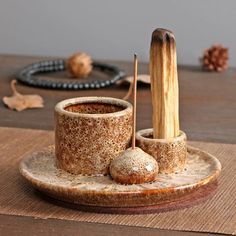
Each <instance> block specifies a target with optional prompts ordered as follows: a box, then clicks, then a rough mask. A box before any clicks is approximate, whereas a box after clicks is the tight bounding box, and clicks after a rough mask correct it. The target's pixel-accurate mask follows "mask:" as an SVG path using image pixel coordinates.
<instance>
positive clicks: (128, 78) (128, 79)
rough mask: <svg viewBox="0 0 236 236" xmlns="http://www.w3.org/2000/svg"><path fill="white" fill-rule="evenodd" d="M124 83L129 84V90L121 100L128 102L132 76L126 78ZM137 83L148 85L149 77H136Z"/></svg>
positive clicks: (131, 89) (130, 93)
mask: <svg viewBox="0 0 236 236" xmlns="http://www.w3.org/2000/svg"><path fill="white" fill-rule="evenodd" d="M124 81H126V82H129V83H130V85H129V90H128V92H127V93H126V95H125V96H124V97H123V98H122V99H124V100H128V99H129V98H130V96H131V95H132V92H133V81H134V77H133V76H128V77H126V78H125V80H124ZM137 81H139V82H142V83H145V84H150V76H149V75H138V78H137Z"/></svg>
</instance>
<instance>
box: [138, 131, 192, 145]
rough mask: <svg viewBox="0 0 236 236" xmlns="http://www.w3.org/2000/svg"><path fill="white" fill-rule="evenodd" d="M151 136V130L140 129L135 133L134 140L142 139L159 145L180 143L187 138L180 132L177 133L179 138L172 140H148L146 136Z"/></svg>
mask: <svg viewBox="0 0 236 236" xmlns="http://www.w3.org/2000/svg"><path fill="white" fill-rule="evenodd" d="M149 135H153V128H149V129H142V130H139V131H137V132H136V135H135V138H136V139H139V140H140V139H142V140H145V141H148V142H157V141H158V142H160V143H167V142H176V141H182V140H183V138H185V139H186V138H187V137H186V134H185V133H184V132H183V131H182V130H180V131H179V136H177V137H174V138H168V139H154V138H149V137H146V136H149Z"/></svg>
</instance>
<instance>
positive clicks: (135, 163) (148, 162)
mask: <svg viewBox="0 0 236 236" xmlns="http://www.w3.org/2000/svg"><path fill="white" fill-rule="evenodd" d="M158 169H159V168H158V164H157V161H156V160H155V159H154V158H153V157H152V156H150V155H149V154H147V153H146V152H144V151H143V150H142V149H140V148H138V147H135V148H134V149H132V148H128V149H127V150H125V151H124V152H123V153H122V154H121V155H120V156H118V157H117V158H115V159H114V160H113V161H112V162H111V164H110V175H111V177H112V178H113V179H114V180H115V181H116V182H118V183H121V184H141V183H146V182H151V181H154V180H155V177H156V175H157V173H158Z"/></svg>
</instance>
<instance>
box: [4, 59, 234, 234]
mask: <svg viewBox="0 0 236 236" xmlns="http://www.w3.org/2000/svg"><path fill="white" fill-rule="evenodd" d="M42 59H48V58H45V57H44V58H43V57H31V56H17V55H0V97H3V96H6V95H10V94H11V91H10V81H11V79H13V75H14V73H15V72H17V71H18V70H19V69H21V68H22V67H23V66H25V65H27V64H29V63H32V62H36V61H39V60H42ZM108 62H110V63H113V64H115V65H118V66H120V67H121V68H122V69H124V70H125V71H126V72H127V74H128V75H132V63H130V62H117V61H108ZM147 72H148V65H147V64H146V63H140V64H139V73H147ZM178 72H179V74H178V76H179V86H180V128H181V129H182V130H184V131H185V132H186V133H187V135H188V139H189V140H201V141H211V142H224V143H236V122H235V117H236V92H235V91H236V79H235V77H236V69H229V70H227V71H226V72H223V73H208V72H203V71H201V69H200V68H198V67H189V66H188V67H185V66H180V67H179V70H178ZM55 76H57V77H60V76H61V75H59V74H58V75H55ZM18 89H19V91H20V92H22V93H29V94H32V93H37V94H40V95H41V96H42V97H43V98H44V100H45V108H44V109H37V110H27V111H23V112H19V113H18V112H15V111H10V110H8V109H7V108H5V107H4V105H3V103H2V102H1V103H0V126H10V127H26V128H33V129H43V130H52V129H53V112H52V110H53V107H54V106H55V104H56V103H57V102H58V101H60V100H62V99H65V98H71V97H77V96H85V95H86V96H90V95H103V96H113V97H119V98H120V97H123V96H124V95H125V94H126V91H127V89H128V87H127V86H121V87H113V88H109V89H103V90H90V91H73V92H72V91H70V92H67V91H53V90H44V89H37V88H31V87H27V86H23V85H18ZM138 96H139V97H138V107H137V109H138V117H137V128H138V129H144V128H148V127H151V99H150V88H149V86H144V87H140V86H139V91H138ZM0 158H2V157H0ZM232 158H233V157H232ZM17 181H18V180H17ZM2 193H4V190H2ZM2 193H1V194H2ZM234 194H235V192H234ZM232 214H233V213H232ZM219 224H220V222H219ZM26 229H27V230H26ZM29 234H31V235H33V234H34V235H67V234H70V235H77V234H82V235H109V234H113V235H121V234H123V235H132V234H135V235H177V236H178V235H194V236H195V235H199V236H200V235H209V234H208V233H191V232H183V231H171V230H160V229H150V228H142V227H128V226H114V225H110V224H98V223H85V222H80V223H78V222H75V221H69V220H58V219H47V220H46V219H38V218H35V217H25V216H24V217H23V216H21V217H19V216H9V215H5V214H1V215H0V235H29ZM210 235H212V234H210ZM217 235H218V234H217Z"/></svg>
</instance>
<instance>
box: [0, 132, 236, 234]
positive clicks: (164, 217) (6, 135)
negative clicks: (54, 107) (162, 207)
mask: <svg viewBox="0 0 236 236" xmlns="http://www.w3.org/2000/svg"><path fill="white" fill-rule="evenodd" d="M53 134H54V133H53V132H52V131H42V130H30V129H16V128H0V157H1V158H0V186H1V190H2V191H1V195H0V214H5V215H18V216H29V217H36V218H43V219H50V218H55V219H62V220H72V221H76V222H94V223H106V224H114V225H126V226H139V227H148V228H159V229H168V230H180V231H195V232H197V231H199V232H212V233H226V234H236V215H235V212H236V199H235V195H234V193H235V192H236V184H235V183H236V176H235V172H236V159H235V158H233V157H234V153H235V152H236V145H234V144H214V143H203V142H191V143H190V145H192V146H195V147H200V148H201V149H203V150H206V151H207V152H209V153H212V154H213V155H215V156H217V157H218V159H219V160H220V161H221V163H222V166H223V169H222V174H221V176H220V179H219V187H218V190H217V192H216V194H215V195H214V196H213V197H212V198H211V199H209V200H208V201H206V202H204V203H202V204H199V205H197V206H194V207H191V208H185V209H181V210H180V209H176V210H174V211H170V212H163V213H157V214H147V215H120V214H115V215H114V214H97V213H91V212H83V211H78V210H76V209H74V208H64V207H62V206H61V205H58V204H54V202H53V201H48V200H47V199H45V198H42V196H41V195H40V194H38V193H37V192H36V191H34V189H33V188H32V187H31V186H29V185H28V184H27V183H26V182H24V181H23V179H22V178H21V177H20V174H19V170H18V165H19V161H20V159H21V158H22V156H23V155H26V154H29V153H31V152H32V151H35V150H39V149H41V148H42V147H45V146H47V145H49V144H52V143H53V142H54V140H53V136H54V135H53ZM226 203H227V205H226Z"/></svg>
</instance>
